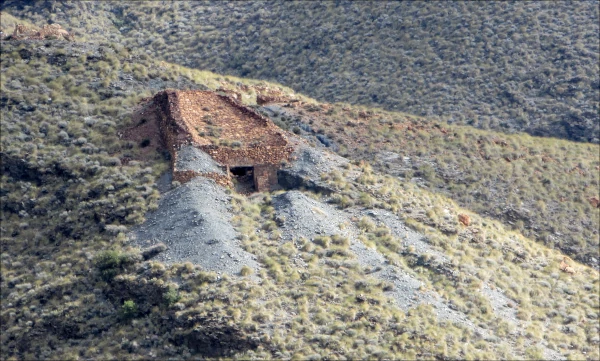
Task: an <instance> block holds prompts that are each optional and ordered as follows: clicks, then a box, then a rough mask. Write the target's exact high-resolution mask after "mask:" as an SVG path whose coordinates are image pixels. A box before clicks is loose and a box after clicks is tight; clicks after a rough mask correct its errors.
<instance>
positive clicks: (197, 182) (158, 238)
mask: <svg viewBox="0 0 600 361" xmlns="http://www.w3.org/2000/svg"><path fill="white" fill-rule="evenodd" d="M230 218H231V211H230V199H229V196H228V195H227V194H226V193H225V190H224V189H223V188H222V187H220V186H218V185H216V184H215V183H214V181H212V180H209V179H206V178H202V177H196V178H194V179H192V180H191V181H190V182H188V183H186V184H184V185H182V186H180V187H177V188H175V189H173V190H171V191H169V192H167V193H165V194H164V195H163V198H162V199H161V200H160V203H159V207H158V210H157V211H155V212H153V213H150V214H148V215H147V216H146V222H144V224H142V225H141V226H139V227H138V228H137V229H135V230H134V231H133V232H132V233H131V235H130V237H131V238H132V239H133V243H134V244H135V245H137V246H140V247H142V248H145V247H148V246H151V245H154V244H157V243H159V242H163V243H164V244H165V245H166V246H167V251H166V252H163V253H161V254H160V255H159V256H157V257H156V260H157V261H160V262H165V263H175V262H186V261H190V262H192V263H195V264H198V265H200V266H202V267H203V268H205V269H206V270H209V271H215V272H217V273H219V274H221V273H227V274H231V275H235V274H238V273H239V272H240V270H241V268H242V266H244V265H247V266H248V267H251V268H253V269H254V270H255V273H256V271H257V270H258V268H259V264H258V263H257V262H256V261H255V256H254V255H252V254H250V253H248V252H246V251H244V250H243V249H242V248H241V246H240V241H239V240H238V239H237V238H236V237H237V232H236V231H235V230H234V228H233V226H232V225H231V223H230V222H229V219H230Z"/></svg>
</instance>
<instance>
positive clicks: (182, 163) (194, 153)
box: [175, 145, 225, 174]
mask: <svg viewBox="0 0 600 361" xmlns="http://www.w3.org/2000/svg"><path fill="white" fill-rule="evenodd" d="M175 169H177V170H178V171H185V170H193V171H195V172H198V173H218V174H225V172H224V171H223V169H222V167H221V166H220V165H219V163H217V162H215V161H214V160H213V159H212V157H211V156H210V155H208V154H206V153H205V152H203V151H202V150H200V149H199V148H197V147H194V146H192V145H185V146H182V147H181V148H180V149H179V151H178V152H177V160H176V161H175Z"/></svg>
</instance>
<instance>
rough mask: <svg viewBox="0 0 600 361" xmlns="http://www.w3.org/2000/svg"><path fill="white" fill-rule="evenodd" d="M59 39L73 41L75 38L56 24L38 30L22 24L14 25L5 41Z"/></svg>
mask: <svg viewBox="0 0 600 361" xmlns="http://www.w3.org/2000/svg"><path fill="white" fill-rule="evenodd" d="M46 39H61V40H68V41H75V37H74V36H73V35H72V34H71V33H69V32H68V31H66V30H65V29H63V28H62V27H61V26H60V25H58V24H50V25H44V26H42V28H41V29H40V30H35V29H31V28H28V27H26V26H25V25H23V24H17V25H15V30H14V31H13V33H12V35H11V36H10V38H9V39H7V40H46Z"/></svg>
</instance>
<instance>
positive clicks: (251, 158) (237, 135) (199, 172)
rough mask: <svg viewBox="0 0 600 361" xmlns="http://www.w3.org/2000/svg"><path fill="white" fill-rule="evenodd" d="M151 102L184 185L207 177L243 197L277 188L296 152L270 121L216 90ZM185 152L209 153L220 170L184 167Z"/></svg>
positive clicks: (174, 93)
mask: <svg viewBox="0 0 600 361" xmlns="http://www.w3.org/2000/svg"><path fill="white" fill-rule="evenodd" d="M153 100H154V105H155V109H156V112H157V116H158V117H157V121H158V127H159V130H160V134H161V138H162V143H163V144H164V145H165V146H166V147H167V149H168V151H169V153H170V156H171V166H172V171H173V180H176V181H179V182H180V183H185V182H187V181H189V180H190V179H192V178H193V177H196V176H203V177H207V178H212V179H214V180H215V181H216V182H217V183H218V184H220V185H223V186H232V185H235V186H236V188H237V189H238V191H241V192H252V191H258V192H262V191H271V190H274V189H277V188H278V181H277V171H278V170H279V169H280V168H281V167H282V165H283V164H284V163H285V162H287V161H288V158H289V156H290V154H291V153H292V151H293V148H292V147H291V146H290V145H289V142H288V139H287V137H286V135H285V134H284V132H283V131H282V130H281V129H280V128H278V127H277V126H276V125H275V124H274V123H273V122H272V121H271V120H270V119H268V118H266V117H265V116H263V115H261V114H259V113H257V112H256V111H255V110H253V109H252V108H249V107H246V106H244V105H242V104H241V103H239V102H238V101H237V100H236V99H234V98H232V97H230V96H227V95H223V94H219V93H216V92H213V91H197V90H186V91H179V90H165V91H161V92H159V93H157V94H156V95H155V96H154V99H153ZM198 150H200V151H201V152H198ZM182 151H185V152H186V157H190V156H191V157H193V158H202V157H203V156H204V157H205V156H206V154H208V155H209V156H210V157H211V158H212V161H214V162H217V163H218V165H219V166H220V168H221V171H215V170H213V171H210V167H209V168H208V171H207V167H193V166H192V167H190V166H188V165H186V164H189V162H188V163H185V162H182V159H180V158H183V156H182V155H181V154H180V153H181V152H182ZM190 154H191V155H190Z"/></svg>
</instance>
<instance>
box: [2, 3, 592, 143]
mask: <svg viewBox="0 0 600 361" xmlns="http://www.w3.org/2000/svg"><path fill="white" fill-rule="evenodd" d="M4 9H6V10H8V11H9V12H12V11H14V12H15V14H18V15H22V16H25V14H27V15H26V16H27V17H28V18H30V19H32V20H31V21H34V22H45V21H47V19H52V20H53V21H58V22H59V23H61V24H63V25H65V26H67V27H68V28H70V29H73V30H76V31H78V32H79V34H80V36H82V37H86V38H89V39H96V40H99V38H100V37H104V38H105V39H110V38H111V37H112V39H114V40H113V41H117V42H119V43H121V44H124V45H126V46H128V47H132V48H134V47H139V46H143V47H144V48H145V51H146V52H147V53H148V54H149V55H150V54H151V55H152V56H156V57H158V58H160V59H163V60H168V61H169V62H173V63H177V64H180V65H185V66H189V67H194V68H198V69H208V70H211V71H214V72H218V73H222V74H234V75H238V76H244V77H252V78H260V79H265V80H271V81H277V82H279V83H282V84H286V85H287V86H290V87H292V88H294V89H296V90H297V91H300V92H302V93H304V94H307V95H309V96H312V97H314V98H317V99H321V100H323V101H329V102H339V101H343V102H348V103H353V104H364V105H376V106H380V107H383V108H386V109H388V110H396V111H403V112H407V113H412V114H415V115H421V116H428V117H434V118H437V119H439V120H442V121H447V122H449V123H458V124H469V125H474V126H476V127H480V128H484V129H494V130H501V131H504V132H509V133H510V132H515V131H525V132H527V133H529V134H531V135H538V136H547V137H557V138H564V139H570V140H576V141H584V142H594V143H598V142H599V141H600V128H599V127H600V119H599V117H598V114H599V110H600V109H599V103H598V101H599V91H600V74H599V71H598V66H597V64H598V63H599V62H600V59H599V53H598V49H599V46H600V41H599V35H598V34H599V33H600V29H599V27H598V24H599V23H600V16H599V10H598V6H597V2H595V1H577V2H552V3H551V2H545V1H539V2H534V1H527V2H491V1H490V2H484V3H480V2H435V3H431V4H427V5H424V4H422V3H420V2H413V1H409V2H397V3H396V2H379V3H376V4H367V3H361V2H351V1H335V2H333V1H330V2H310V3H308V4H304V3H302V4H301V3H294V2H249V1H245V2H226V1H214V2H179V1H176V2H166V3H163V2H145V3H143V4H140V3H139V2H119V3H114V2H95V3H91V2H87V3H51V2H46V3H44V4H38V3H36V4H35V5H32V6H29V7H28V6H24V4H23V3H21V2H20V1H17V2H16V3H11V2H10V1H8V2H6V3H5V5H4ZM309 29H310V30H309ZM308 31H310V36H307V32H308Z"/></svg>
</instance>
